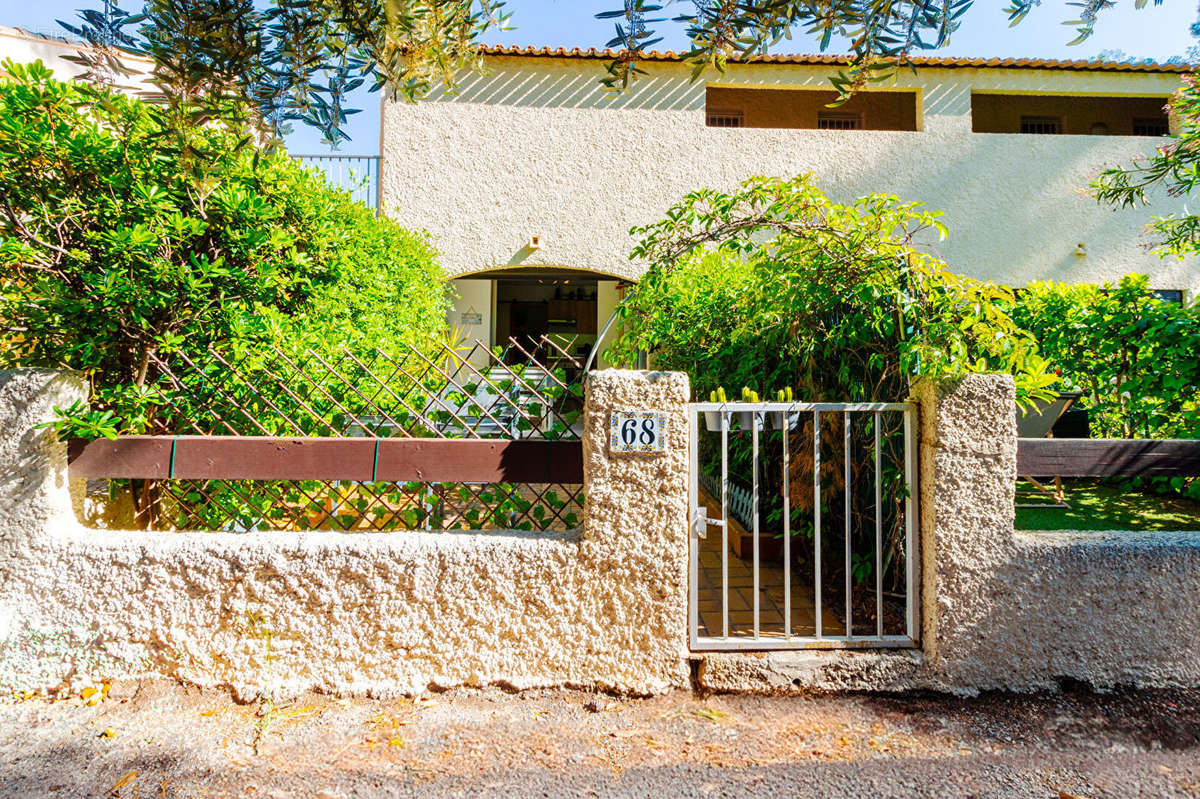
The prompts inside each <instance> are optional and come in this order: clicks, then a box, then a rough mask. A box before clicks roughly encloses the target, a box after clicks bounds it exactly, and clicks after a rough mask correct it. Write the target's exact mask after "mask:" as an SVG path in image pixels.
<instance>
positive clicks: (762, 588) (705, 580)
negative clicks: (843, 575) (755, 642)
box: [697, 489, 845, 638]
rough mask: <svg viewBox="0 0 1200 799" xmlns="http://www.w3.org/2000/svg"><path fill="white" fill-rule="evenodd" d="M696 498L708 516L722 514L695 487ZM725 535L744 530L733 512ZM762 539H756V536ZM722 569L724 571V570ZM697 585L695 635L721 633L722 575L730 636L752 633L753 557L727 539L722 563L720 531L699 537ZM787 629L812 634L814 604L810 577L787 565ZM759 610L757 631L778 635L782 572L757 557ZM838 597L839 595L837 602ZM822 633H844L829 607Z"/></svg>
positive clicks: (716, 504)
mask: <svg viewBox="0 0 1200 799" xmlns="http://www.w3.org/2000/svg"><path fill="white" fill-rule="evenodd" d="M700 501H701V502H703V503H705V505H706V506H707V507H708V515H709V517H710V518H713V519H719V518H720V517H721V504H720V502H718V501H717V500H715V499H713V498H712V497H711V496H709V494H708V492H707V491H704V489H701V490H700ZM729 532H730V536H731V537H732V536H737V535H742V534H744V533H745V530H744V529H743V528H742V526H741V525H739V524H738V523H737V520H736V519H734V518H733V517H732V516H731V517H730V519H729ZM760 540H761V539H760ZM726 570H727V571H726ZM699 571H700V583H699V586H698V589H697V594H698V598H699V605H698V607H699V613H700V635H701V636H711V637H720V636H722V635H724V631H725V628H724V619H723V617H722V608H723V605H722V596H721V586H722V577H723V575H725V574H726V573H727V574H728V577H729V635H731V636H753V635H754V560H753V557H751V558H746V559H743V558H740V557H738V556H737V554H736V552H735V551H734V547H733V544H732V541H731V543H730V549H729V554H728V559H727V561H726V563H725V564H724V565H722V561H721V529H720V528H719V527H710V528H709V531H708V536H707V537H706V538H702V539H700V553H699ZM790 572H791V574H790V577H791V580H790V583H791V605H792V608H791V610H792V618H791V632H792V635H816V624H815V622H814V619H815V618H816V612H815V611H816V608H815V607H814V602H813V576H812V574H809V573H805V574H801V573H800V570H799V569H795V568H793V569H791V570H790ZM758 579H759V584H758V603H759V604H758V613H759V625H758V629H759V635H760V636H761V637H763V638H782V637H783V636H784V633H785V628H784V608H785V603H784V596H783V587H784V584H785V582H784V570H783V563H782V561H781V560H770V559H768V558H766V557H762V555H761V554H760V558H759V575H758ZM840 599H841V598H840V597H839V600H840ZM821 625H822V629H821V632H822V634H824V635H843V634H844V633H845V627H844V626H843V625H842V622H841V620H840V619H839V618H838V617H837V615H835V614H834V613H833V612H831V611H830V609H829V608H828V607H826V608H823V609H822V613H821Z"/></svg>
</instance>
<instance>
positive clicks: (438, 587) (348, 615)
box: [0, 370, 688, 698]
mask: <svg viewBox="0 0 1200 799" xmlns="http://www.w3.org/2000/svg"><path fill="white" fill-rule="evenodd" d="M83 396H85V392H84V387H83V385H82V383H81V382H80V381H79V380H78V379H77V378H76V377H75V376H73V375H70V374H66V373H56V372H49V371H35V370H24V371H17V372H3V371H0V498H3V501H2V502H0V691H5V690H7V689H8V688H17V689H20V690H37V689H46V690H51V691H53V690H56V689H64V688H70V687H72V686H78V684H79V683H81V682H82V683H85V684H86V683H87V682H88V681H89V680H94V679H99V678H105V677H107V678H112V677H127V676H141V675H151V676H166V677H173V678H177V679H181V680H185V681H187V682H192V683H196V684H200V685H228V686H231V687H232V688H233V689H234V690H235V691H236V692H237V693H238V694H239V695H242V696H245V697H253V696H255V695H258V694H265V693H269V694H271V695H273V696H275V697H276V698H279V697H283V696H287V695H292V694H295V693H297V692H301V691H305V690H321V691H326V692H332V693H338V694H365V693H371V694H377V695H378V694H383V695H387V694H398V693H420V692H423V691H425V690H426V689H427V688H429V687H445V686H456V685H487V684H498V685H504V686H511V687H514V688H530V687H538V686H554V685H575V686H590V687H593V688H597V689H609V690H616V691H624V692H630V693H635V694H644V693H653V692H660V691H664V690H667V689H670V688H675V687H682V686H685V685H687V683H688V669H687V661H686V647H687V617H686V602H687V599H686V597H687V592H686V579H687V578H686V564H687V537H686V536H687V532H686V505H687V480H686V474H687V457H686V452H687V446H686V441H687V432H686V429H685V427H684V425H683V424H682V423H681V421H682V419H683V418H684V408H685V405H686V402H687V398H688V384H687V378H686V377H684V376H683V375H678V374H658V375H655V374H648V373H638V372H612V371H608V372H600V373H596V374H595V375H593V377H592V380H591V381H590V382H589V384H588V388H587V406H586V409H585V414H584V416H585V422H586V430H585V437H584V473H585V481H586V485H587V505H586V508H585V523H584V526H583V529H582V530H581V531H579V532H576V533H564V534H531V533H520V532H500V533H494V532H490V533H470V532H463V533H381V534H369V533H353V534H345V533H333V532H309V533H300V532H289V533H249V534H232V533H207V532H205V533H199V532H184V533H161V532H157V533H153V532H152V533H147V532H135V531H110V530H89V529H85V528H83V527H82V526H81V525H80V524H79V523H78V522H77V521H76V519H75V516H74V514H73V512H72V508H71V498H70V494H69V492H68V486H67V470H66V458H65V448H64V445H63V444H62V443H61V442H58V441H56V440H55V438H54V436H53V434H52V433H50V432H49V431H47V430H44V429H43V430H38V429H35V427H34V426H35V425H37V424H39V423H41V422H44V421H46V420H49V419H51V418H53V412H52V408H53V406H55V405H57V406H60V407H66V406H69V405H70V404H71V403H72V402H73V401H74V400H75V399H78V398H81V397H83ZM613 408H620V409H631V410H636V409H651V408H653V409H659V410H664V411H665V412H667V414H668V415H669V417H670V418H672V419H673V423H672V424H671V425H670V428H669V434H668V435H669V438H670V449H669V452H668V453H666V454H662V455H659V456H657V457H652V456H633V457H615V458H614V457H610V456H609V453H608V446H607V442H608V417H609V412H610V410H611V409H613ZM268 639H269V641H268Z"/></svg>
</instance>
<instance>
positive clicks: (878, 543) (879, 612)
mask: <svg viewBox="0 0 1200 799" xmlns="http://www.w3.org/2000/svg"><path fill="white" fill-rule="evenodd" d="M882 419H883V415H882V414H881V413H880V412H879V411H875V634H876V635H878V636H879V637H881V638H882V637H883V510H882V508H881V507H880V501H879V499H880V486H879V481H880V477H879V476H880V468H879V441H880V436H879V423H880V422H881V421H882Z"/></svg>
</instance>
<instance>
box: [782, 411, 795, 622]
mask: <svg viewBox="0 0 1200 799" xmlns="http://www.w3.org/2000/svg"><path fill="white" fill-rule="evenodd" d="M789 418H790V413H789V412H788V411H783V412H782V413H780V414H779V422H780V424H779V429H780V430H782V431H783V637H784V638H785V639H786V640H788V641H790V640H792V506H791V500H792V497H791V493H792V492H791V490H790V488H789V486H788V479H789V475H788V458H789V451H790V450H791V448H792V435H791V433H792V428H791V425H789V424H788V419H789Z"/></svg>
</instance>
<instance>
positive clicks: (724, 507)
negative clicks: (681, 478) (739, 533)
mask: <svg viewBox="0 0 1200 799" xmlns="http://www.w3.org/2000/svg"><path fill="white" fill-rule="evenodd" d="M729 418H730V417H729V412H728V411H726V410H724V409H722V410H721V637H722V638H725V639H728V638H729Z"/></svg>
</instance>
